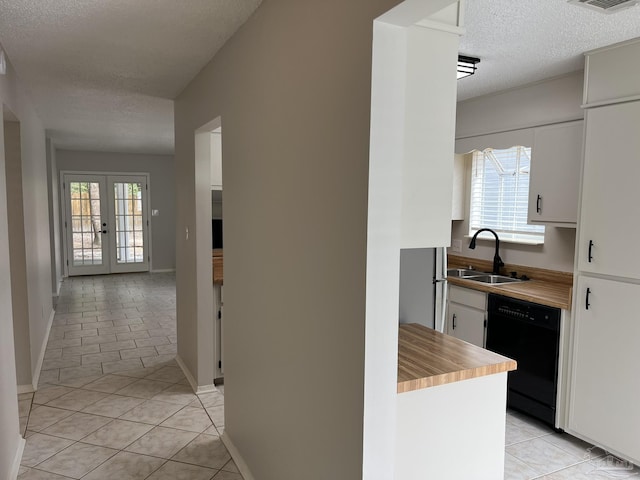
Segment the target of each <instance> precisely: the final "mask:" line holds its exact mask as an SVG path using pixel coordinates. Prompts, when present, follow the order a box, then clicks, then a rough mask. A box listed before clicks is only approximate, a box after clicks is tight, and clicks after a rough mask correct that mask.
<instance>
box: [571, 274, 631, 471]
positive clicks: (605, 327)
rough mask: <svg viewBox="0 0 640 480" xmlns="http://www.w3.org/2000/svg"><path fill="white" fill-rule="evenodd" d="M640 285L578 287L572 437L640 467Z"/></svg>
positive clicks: (600, 282) (591, 282) (585, 282)
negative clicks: (592, 444) (639, 370)
mask: <svg viewBox="0 0 640 480" xmlns="http://www.w3.org/2000/svg"><path fill="white" fill-rule="evenodd" d="M638 298H640V285H636V284H631V283H625V282H619V281H614V280H606V279H602V278H592V277H589V276H585V275H582V276H580V277H579V278H578V281H577V291H576V303H577V304H576V305H575V306H574V309H575V312H576V316H575V321H574V345H573V365H572V371H573V375H572V382H571V392H570V408H569V429H568V430H569V431H570V432H571V433H574V434H576V435H577V436H580V437H582V438H584V439H585V440H588V441H591V442H593V443H595V444H597V445H599V446H601V447H603V448H605V449H607V450H608V451H611V452H612V453H615V454H618V455H620V456H622V457H624V458H626V459H627V460H630V461H632V462H634V463H637V464H638V463H640V408H639V406H640V380H639V378H640V377H639V375H638V367H640V348H639V347H638V339H639V338H640V321H639V317H638V308H637V299H638Z"/></svg>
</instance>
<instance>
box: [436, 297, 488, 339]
mask: <svg viewBox="0 0 640 480" xmlns="http://www.w3.org/2000/svg"><path fill="white" fill-rule="evenodd" d="M486 312H487V294H486V293H484V292H478V291H476V290H471V289H469V288H463V287H458V286H456V285H450V286H449V301H448V302H447V332H446V333H447V334H448V335H451V336H453V337H456V338H459V339H460V340H464V341H465V342H469V343H472V344H473V345H477V346H478V347H483V348H484V343H485V323H486V322H485V320H486Z"/></svg>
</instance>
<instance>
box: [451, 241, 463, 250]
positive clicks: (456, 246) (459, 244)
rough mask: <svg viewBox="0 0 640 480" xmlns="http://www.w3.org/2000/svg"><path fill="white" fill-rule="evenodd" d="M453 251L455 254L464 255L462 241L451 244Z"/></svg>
mask: <svg viewBox="0 0 640 480" xmlns="http://www.w3.org/2000/svg"><path fill="white" fill-rule="evenodd" d="M451 251H452V252H453V253H462V240H459V239H457V240H454V241H452V242H451Z"/></svg>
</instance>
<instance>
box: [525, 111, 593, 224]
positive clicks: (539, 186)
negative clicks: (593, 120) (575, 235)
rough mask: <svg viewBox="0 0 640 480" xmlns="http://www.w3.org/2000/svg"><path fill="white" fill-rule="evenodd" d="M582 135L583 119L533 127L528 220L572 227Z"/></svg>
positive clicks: (575, 216)
mask: <svg viewBox="0 0 640 480" xmlns="http://www.w3.org/2000/svg"><path fill="white" fill-rule="evenodd" d="M582 138H583V121H582V120H580V121H577V122H569V123H561V124H557V125H551V126H548V127H540V128H536V129H535V132H534V140H533V148H532V150H531V176H530V180H529V209H528V213H529V215H528V221H529V223H534V224H535V223H549V224H555V225H559V226H573V227H575V225H576V222H577V220H578V197H579V185H580V165H581V161H582V143H583V142H582Z"/></svg>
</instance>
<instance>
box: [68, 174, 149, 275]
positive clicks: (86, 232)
mask: <svg viewBox="0 0 640 480" xmlns="http://www.w3.org/2000/svg"><path fill="white" fill-rule="evenodd" d="M62 182H63V183H62V187H63V191H64V198H65V232H66V252H67V266H68V267H67V272H68V274H69V275H70V276H73V275H97V274H104V273H124V272H144V271H148V270H149V253H148V243H149V242H148V237H149V234H148V221H147V205H146V203H147V202H146V200H147V184H148V181H147V176H146V175H90V174H68V173H65V174H63V180H62Z"/></svg>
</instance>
